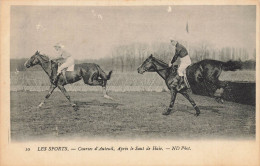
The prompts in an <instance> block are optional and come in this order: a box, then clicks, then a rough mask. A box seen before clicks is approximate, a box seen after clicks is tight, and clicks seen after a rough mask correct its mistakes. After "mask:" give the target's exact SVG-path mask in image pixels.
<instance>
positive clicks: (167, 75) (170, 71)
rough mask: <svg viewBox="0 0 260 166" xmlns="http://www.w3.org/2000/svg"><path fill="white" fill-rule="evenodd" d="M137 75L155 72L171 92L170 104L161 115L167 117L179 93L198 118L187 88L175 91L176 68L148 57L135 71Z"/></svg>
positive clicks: (197, 110) (198, 110)
mask: <svg viewBox="0 0 260 166" xmlns="http://www.w3.org/2000/svg"><path fill="white" fill-rule="evenodd" d="M137 71H138V73H140V74H143V73H144V72H146V71H147V72H157V73H158V74H159V75H160V76H161V77H162V78H163V79H164V80H165V83H166V85H167V87H168V89H169V90H170V92H171V102H170V106H169V107H168V109H167V111H165V112H163V115H169V114H170V112H171V111H172V109H173V105H174V102H175V99H176V95H177V93H181V94H182V95H183V96H184V97H185V98H186V99H188V100H189V102H190V103H191V105H192V106H193V108H194V109H195V110H196V114H195V115H196V116H199V114H200V109H199V108H198V107H197V105H196V103H195V101H194V100H193V99H192V98H191V96H190V95H189V93H188V88H187V87H185V88H183V89H181V90H180V91H177V89H176V86H177V84H176V82H177V80H176V76H177V68H171V67H168V64H166V63H164V62H163V61H161V60H159V59H156V58H154V57H153V56H152V55H151V56H149V57H148V58H147V59H146V60H145V61H144V62H143V64H142V65H141V66H140V67H139V68H138V69H137Z"/></svg>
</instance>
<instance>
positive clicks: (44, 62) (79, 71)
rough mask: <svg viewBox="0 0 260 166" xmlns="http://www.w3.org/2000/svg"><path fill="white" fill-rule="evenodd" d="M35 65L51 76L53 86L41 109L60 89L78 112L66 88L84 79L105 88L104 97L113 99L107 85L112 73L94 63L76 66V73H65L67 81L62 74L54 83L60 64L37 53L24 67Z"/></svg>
mask: <svg viewBox="0 0 260 166" xmlns="http://www.w3.org/2000/svg"><path fill="white" fill-rule="evenodd" d="M35 65H40V66H41V67H42V69H43V70H44V71H45V73H46V74H47V75H48V76H49V79H50V82H51V85H50V88H49V92H48V94H47V95H46V96H45V98H44V100H43V101H42V102H41V103H40V104H39V106H38V107H39V108H40V107H41V106H42V105H43V104H44V102H45V101H46V99H48V98H49V97H50V95H51V94H52V92H53V91H54V89H55V88H56V87H58V88H59V89H60V90H61V92H62V93H63V94H64V95H65V96H66V98H67V99H68V100H69V102H70V104H71V106H73V108H74V109H75V110H77V106H76V104H75V103H73V102H72V101H71V100H70V96H69V94H68V92H67V91H66V89H65V88H64V86H65V85H66V84H72V83H74V82H77V81H79V80H81V79H83V81H84V83H85V84H88V85H91V86H102V88H103V95H104V97H105V98H107V99H112V98H111V97H110V96H108V95H107V91H106V85H107V80H109V79H110V77H111V74H112V71H110V72H109V73H108V74H106V73H105V72H104V71H103V70H102V69H101V68H100V67H99V66H98V65H97V64H94V63H82V64H75V70H74V71H66V72H63V73H65V76H66V79H65V76H64V74H61V75H60V76H59V78H58V81H57V82H55V83H53V78H54V76H55V74H57V69H58V63H57V62H56V61H51V60H49V57H48V56H46V55H42V54H40V52H38V51H36V53H35V54H34V55H33V56H32V57H31V58H30V59H28V60H27V61H26V62H25V64H24V66H25V67H27V68H29V67H32V66H35Z"/></svg>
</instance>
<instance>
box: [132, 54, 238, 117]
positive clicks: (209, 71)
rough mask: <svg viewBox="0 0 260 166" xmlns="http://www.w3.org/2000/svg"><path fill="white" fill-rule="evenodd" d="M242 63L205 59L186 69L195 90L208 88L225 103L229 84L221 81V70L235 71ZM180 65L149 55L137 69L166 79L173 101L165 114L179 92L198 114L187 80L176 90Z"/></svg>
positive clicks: (168, 111)
mask: <svg viewBox="0 0 260 166" xmlns="http://www.w3.org/2000/svg"><path fill="white" fill-rule="evenodd" d="M241 67H242V65H241V62H239V61H228V62H221V61H217V60H211V59H205V60H202V61H199V62H197V63H194V64H192V65H190V66H189V67H188V68H187V69H186V75H187V79H188V82H189V85H190V88H191V89H192V91H193V92H196V91H198V90H201V89H203V88H204V89H206V92H207V93H208V95H209V96H211V97H214V98H215V99H216V100H217V102H221V103H223V99H222V96H223V92H224V88H225V87H226V86H227V84H226V83H225V82H221V81H219V76H220V74H221V72H222V71H223V70H224V71H235V70H237V69H241ZM177 69H178V66H174V67H168V65H167V64H166V63H164V62H163V61H161V60H159V59H156V58H154V57H153V56H152V55H151V56H149V57H148V58H147V59H146V60H145V61H144V62H143V64H142V65H141V66H140V67H139V68H138V69H137V70H138V73H140V74H142V73H144V72H146V71H147V72H157V73H158V74H159V75H160V76H161V77H162V78H163V79H164V80H165V83H166V85H167V87H168V88H169V90H170V91H171V103H170V106H169V108H168V110H167V111H166V112H164V113H163V114H164V115H168V114H170V112H171V110H172V107H173V105H174V101H175V98H176V94H177V93H181V94H182V95H183V96H184V97H185V98H187V99H188V100H189V101H190V103H191V104H192V106H193V107H194V109H195V110H196V115H199V113H200V111H199V108H198V107H197V106H196V104H195V102H194V100H193V99H192V98H191V97H190V96H189V94H188V92H187V90H188V88H189V87H188V86H187V85H186V84H185V82H182V83H181V84H184V86H183V88H182V89H181V90H179V91H177V90H176V86H177V85H178V81H177V79H176V76H177Z"/></svg>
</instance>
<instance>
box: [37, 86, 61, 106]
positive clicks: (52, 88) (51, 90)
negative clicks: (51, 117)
mask: <svg viewBox="0 0 260 166" xmlns="http://www.w3.org/2000/svg"><path fill="white" fill-rule="evenodd" d="M56 87H57V86H55V85H53V84H51V86H50V88H49V91H48V94H47V95H46V96H45V98H44V100H43V101H42V102H41V103H40V104H39V105H38V108H41V107H42V105H43V104H44V102H45V101H46V100H47V99H48V98H49V97H50V96H51V94H52V92H53V91H54V89H55V88H56Z"/></svg>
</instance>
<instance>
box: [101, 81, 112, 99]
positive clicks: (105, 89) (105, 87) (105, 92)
mask: <svg viewBox="0 0 260 166" xmlns="http://www.w3.org/2000/svg"><path fill="white" fill-rule="evenodd" d="M102 90H103V95H104V98H106V99H110V100H113V98H112V97H110V96H108V94H107V80H103V85H102Z"/></svg>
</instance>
